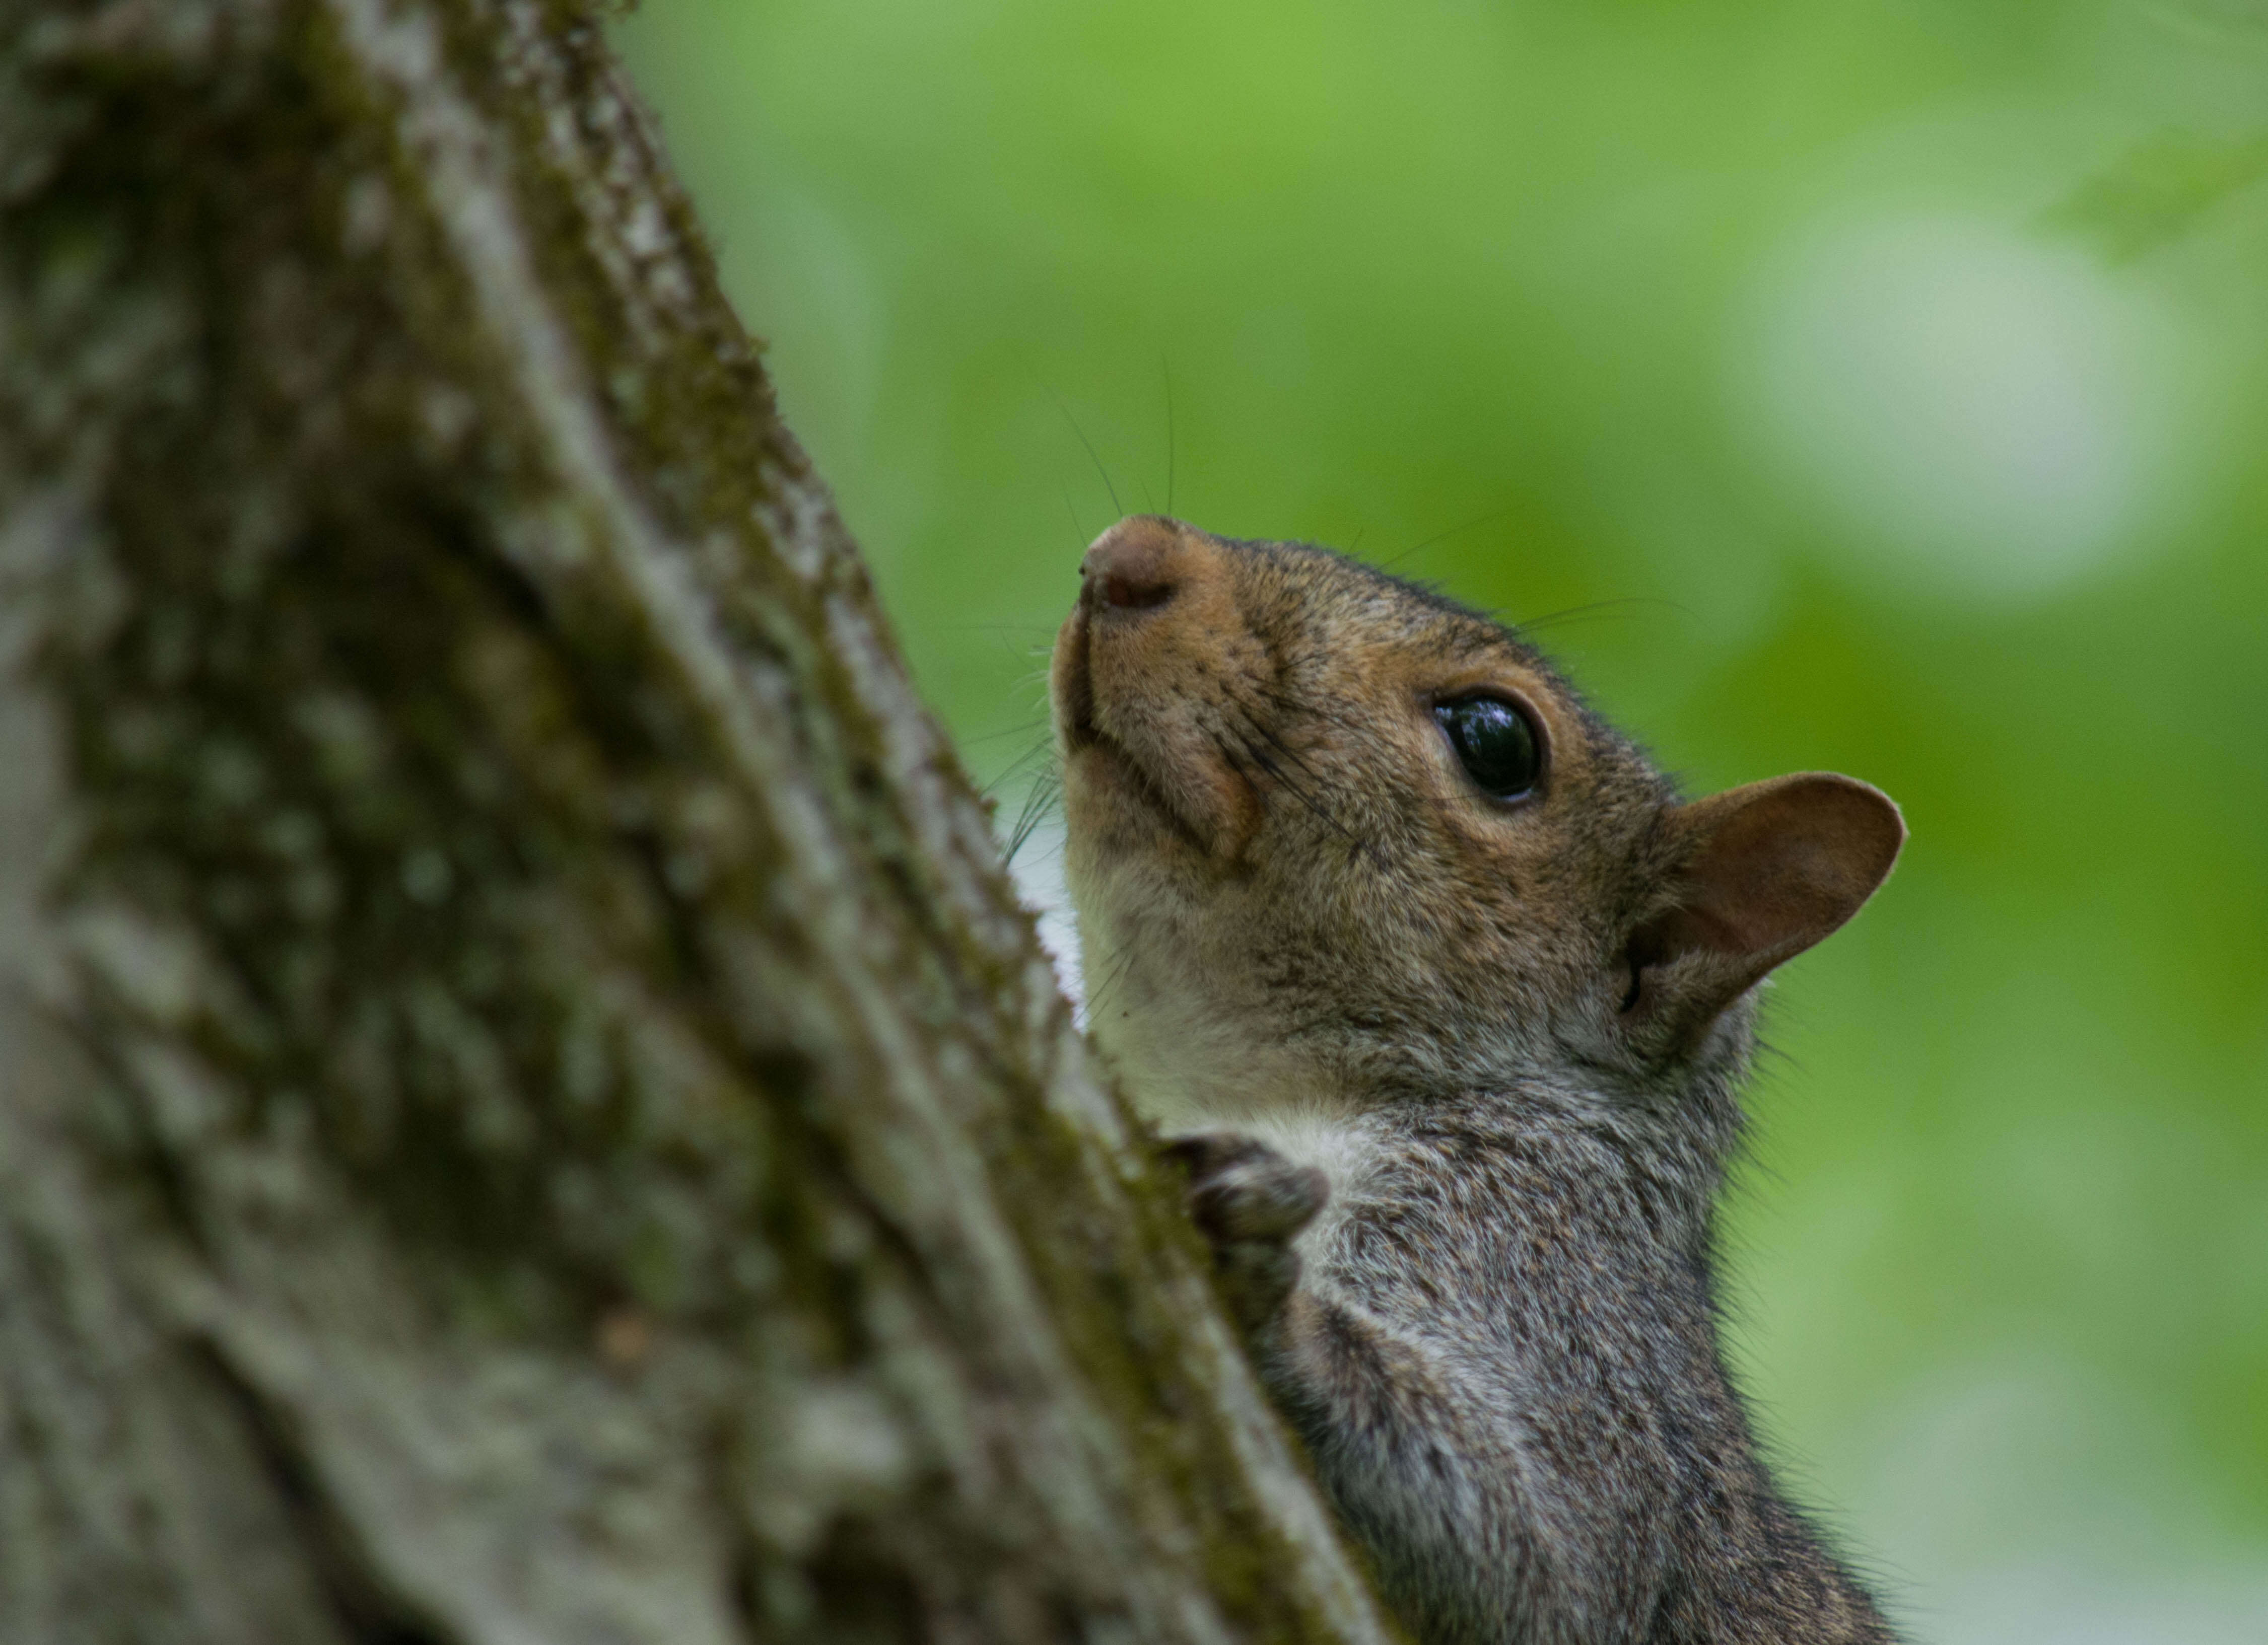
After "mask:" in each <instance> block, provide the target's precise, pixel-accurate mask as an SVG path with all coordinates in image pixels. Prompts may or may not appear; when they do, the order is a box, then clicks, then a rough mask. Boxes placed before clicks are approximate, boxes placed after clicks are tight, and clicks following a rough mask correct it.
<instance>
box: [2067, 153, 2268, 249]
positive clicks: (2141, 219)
mask: <svg viewBox="0 0 2268 1645" xmlns="http://www.w3.org/2000/svg"><path fill="white" fill-rule="evenodd" d="M2264 175H2268V136H2245V137H2237V138H2221V139H2213V138H2206V137H2198V136H2191V134H2190V133H2188V132H2180V131H2169V132H2166V133H2163V134H2161V135H2160V136H2156V137H2154V138H2152V139H2151V140H2150V141H2149V142H2147V143H2144V144H2142V145H2141V146H2140V147H2139V148H2138V149H2136V150H2135V151H2133V152H2132V154H2129V155H2127V156H2125V157H2124V158H2123V159H2121V160H2119V161H2118V162H2117V164H2116V165H2112V166H2111V167H2110V169H2109V170H2107V171H2103V172H2101V173H2097V174H2095V176H2093V177H2090V178H2088V180H2086V181H2085V182H2084V183H2082V184H2080V186H2079V187H2078V189H2077V190H2075V191H2074V192H2073V195H2071V197H2070V198H2069V199H2067V200H2066V201H2064V202H2061V203H2060V204H2058V205H2057V206H2056V207H2054V208H2053V209H2051V210H2050V211H2049V212H2048V214H2047V216H2046V217H2045V218H2044V220H2043V225H2044V226H2045V227H2047V228H2049V229H2051V230H2055V229H2062V230H2066V231H2070V232H2072V233H2073V234H2075V235H2077V236H2079V237H2080V238H2081V239H2088V240H2091V241H2093V242H2094V243H2095V245H2097V246H2100V247H2101V248H2102V251H2103V253H2104V254H2105V255H2107V256H2109V257H2110V258H2111V259H2113V260H2114V261H2118V262H2126V261H2132V259H2134V258H2136V257H2139V256H2141V255H2143V254H2144V253H2147V252H2153V251H2155V250H2157V249H2158V247H2160V246H2166V245H2169V244H2171V243H2172V242H2173V241H2175V240H2177V239H2180V238H2181V237H2182V236H2183V234H2185V233H2187V232H2188V231H2189V230H2190V229H2191V228H2192V227H2193V226H2195V225H2196V224H2197V223H2198V221H2199V220H2200V219H2201V218H2203V217H2205V214H2206V213H2207V212H2209V211H2211V210H2212V209H2213V208H2214V207H2215V206H2218V205H2220V203H2221V202H2223V201H2225V200H2228V198H2230V197H2231V196H2232V195H2237V194H2239V193H2241V192H2242V191H2243V190H2244V189H2246V188H2249V187H2251V186H2252V185H2253V184H2254V183H2256V182H2258V181H2259V180H2260V179H2261V178H2262V177H2263V176H2264Z"/></svg>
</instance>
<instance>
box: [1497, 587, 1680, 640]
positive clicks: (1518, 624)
mask: <svg viewBox="0 0 2268 1645" xmlns="http://www.w3.org/2000/svg"><path fill="white" fill-rule="evenodd" d="M1637 606H1666V607H1668V609H1669V610H1671V611H1674V612H1675V613H1678V614H1679V615H1680V616H1683V617H1690V616H1691V615H1692V614H1693V613H1692V612H1691V610H1690V609H1689V608H1688V607H1686V606H1681V605H1679V604H1678V603H1677V602H1676V601H1675V600H1674V599H1659V598H1656V597H1653V596H1648V595H1636V594H1633V595H1629V596H1626V597H1625V598H1624V599H1594V600H1592V601H1590V602H1589V603H1588V604H1587V605H1582V606H1567V607H1565V609H1563V610H1560V611H1549V612H1546V613H1543V615H1542V616H1540V617H1525V618H1521V619H1518V620H1515V621H1512V622H1509V623H1507V624H1506V626H1507V627H1508V628H1511V629H1512V630H1513V632H1514V633H1516V634H1531V633H1533V632H1535V630H1536V629H1538V628H1550V626H1552V625H1553V624H1554V623H1561V622H1572V621H1574V620H1575V619H1577V618H1579V617H1595V616H1606V615H1609V614H1613V615H1621V616H1629V615H1633V614H1635V613H1634V610H1633V608H1635V607H1637Z"/></svg>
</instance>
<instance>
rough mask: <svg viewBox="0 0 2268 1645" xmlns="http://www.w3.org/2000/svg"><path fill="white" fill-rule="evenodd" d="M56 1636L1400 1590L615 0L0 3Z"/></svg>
mask: <svg viewBox="0 0 2268 1645" xmlns="http://www.w3.org/2000/svg"><path fill="white" fill-rule="evenodd" d="M0 579H4V585H0V617H4V650H5V657H4V665H5V675H6V683H5V686H4V688H0V1638H4V1639H5V1640H7V1641H11V1645H15V1642H18V1641H22V1642H24V1645H33V1642H44V1641H98V1640H99V1641H213V1642H214V1645H222V1642H225V1645H256V1642H258V1641H278V1642H279V1645H280V1642H282V1641H291V1645H314V1642H319V1641H327V1640H329V1641H389V1642H391V1645H456V1642H458V1641H466V1642H470V1641H670V1642H671V1645H705V1642H707V1641H740V1640H749V1639H755V1640H767V1641H769V1640H826V1641H860V1640H869V1639H871V1640H877V1641H901V1640H905V1641H911V1640H925V1641H987V1642H999V1645H1014V1642H1017V1641H1041V1640H1046V1641H1064V1640H1088V1641H1116V1640H1126V1641H1149V1640H1156V1641H1226V1640H1271V1641H1272V1640H1287V1641H1288V1640H1313V1641H1323V1640H1331V1641H1369V1640H1377V1639H1381V1637H1383V1635H1382V1633H1381V1623H1380V1622H1379V1620H1378V1619H1377V1615H1376V1612H1375V1611H1374V1609H1373V1605H1372V1602H1371V1600H1370V1597H1369V1595H1368V1590H1367V1588H1366V1585H1365V1583H1364V1582H1363V1581H1362V1579H1361V1577H1360V1575H1359V1573H1358V1572H1357V1571H1356V1570H1355V1569H1354V1568H1353V1567H1352V1566H1351V1564H1350V1562H1349V1560H1348V1558H1347V1556H1346V1554H1345V1553H1344V1551H1343V1549H1342V1547H1341V1546H1340V1545H1339V1543H1338V1542H1337V1539H1336V1538H1335V1536H1334V1534H1333V1532H1332V1531H1331V1529H1330V1527H1329V1523H1328V1521H1327V1518H1326V1516H1325V1515H1324V1513H1323V1511H1322V1509H1321V1508H1320V1507H1319V1506H1318V1504H1317V1502H1316V1499H1315V1497H1314V1494H1313V1492H1312V1490H1311V1488H1310V1487H1309V1485H1308V1483H1307V1477H1306V1474H1305V1472H1304V1470H1303V1468H1302V1466H1301V1465H1300V1462H1299V1461H1298V1459H1297V1458H1296V1457H1295V1456H1294V1455H1293V1453H1292V1451H1291V1450H1290V1449H1289V1448H1288V1447H1287V1445H1286V1443H1285V1438H1284V1436H1283V1435H1282V1432H1281V1430H1280V1429H1279V1428H1278V1426H1277V1424H1276V1422H1275V1421H1274V1420H1273V1418H1272V1417H1271V1416H1270V1414H1269V1413H1268V1411H1267V1409H1266V1407H1265V1406H1264V1404H1263V1401H1262V1399H1261V1398H1260V1396H1259V1394H1258V1393H1257V1392H1256V1387H1255V1384H1254V1383H1253V1381H1252V1379H1251V1377H1250V1376H1249V1374H1248V1370H1247V1369H1246V1367H1245V1366H1244V1364H1243V1362H1242V1361H1241V1358H1240V1356H1239V1355H1238V1353H1237V1351H1236V1349H1235V1348H1234V1346H1233V1341H1232V1339H1231V1337H1230V1335H1229V1333H1228V1332H1227V1330H1226V1327H1225V1326H1224V1325H1223V1323H1222V1320H1221V1318H1220V1316H1219V1313H1218V1311H1217V1310H1216V1307H1215V1305H1214V1303H1213V1301H1212V1298H1211V1293H1210V1290H1209V1287H1208V1284H1207V1281H1206V1280H1205V1277H1204V1270H1203V1258H1202V1255H1201V1253H1200V1252H1198V1251H1197V1248H1196V1246H1195V1245H1194V1243H1193V1241H1192V1240H1191V1239H1190V1237H1189V1236H1188V1235H1187V1234H1186V1232H1185V1231H1184V1230H1183V1229H1182V1226H1181V1222H1180V1218H1179V1215H1178V1212H1177V1210H1176V1208H1175V1205H1174V1203H1173V1196H1172V1193H1171V1192H1170V1190H1169V1189H1167V1188H1166V1187H1164V1186H1160V1184H1159V1183H1158V1182H1157V1181H1156V1180H1154V1179H1153V1178H1152V1172H1151V1167H1150V1164H1149V1163H1148V1158H1147V1154H1146V1150H1145V1146H1144V1144H1143V1142H1142V1141H1141V1139H1140V1137H1139V1136H1138V1134H1137V1133H1136V1132H1135V1130H1134V1129H1133V1127H1131V1126H1130V1123H1129V1121H1128V1120H1127V1119H1126V1117H1125V1115H1124V1113H1123V1111H1122V1110H1121V1108H1120V1107H1119V1106H1118V1105H1117V1103H1116V1100H1115V1099H1114V1098H1113V1097H1112V1096H1111V1095H1110V1094H1109V1093H1108V1091H1105V1090H1104V1089H1103V1088H1102V1087H1101V1085H1099V1084H1098V1083H1097V1081H1096V1078H1095V1076H1094V1073H1093V1072H1092V1070H1091V1069H1090V1068H1089V1067H1088V1065H1087V1064H1086V1061H1085V1060H1084V1058H1083V1055H1082V1053H1081V1049H1080V1046H1079V1041H1078V1039H1077V1038H1076V1037H1075V1035H1074V1034H1073V1032H1072V1031H1071V1025H1070V1023H1069V1020H1068V1017H1067V1015H1066V1012H1065V1010H1064V1005H1063V1003H1062V1002H1061V1001H1060V999H1059V998H1058V997H1057V994H1056V991H1055V989H1054V987H1053V984H1052V980H1051V978H1050V975H1049V971H1048V969H1047V966H1046V965H1045V964H1044V962H1043V960H1042V957H1041V955H1040V953H1039V951H1038V950H1037V948H1036V947H1035V944H1034V942H1033V938H1032V932H1031V929H1030V923H1029V922H1028V920H1027V918H1026V917H1025V916H1024V915H1023V914H1020V912H1018V910H1017V908H1016V907H1015V905H1014V902H1013V898H1012V896H1011V894H1010V892H1009V889H1008V887H1007V885H1006V884H1005V881H1004V879H1003V878H1002V876H1001V874H1000V872H999V869H998V860H997V855H996V853H995V851H994V849H993V848H992V846H991V844H990V841H989V840H988V837H987V834H986V829H985V824H984V819H983V815H982V813H981V811H980V809H979V807H978V805H977V804H976V800H975V798H974V797H972V795H971V793H970V791H969V789H968V784H967V783H966V782H965V781H964V779H963V777H962V775H961V772H960V770H959V767H957V765H956V764H955V762H954V757H953V755H952V753H951V751H950V750H949V748H948V747H947V746H946V744H945V742H944V741H943V739H942V738H940V736H939V733H938V731H937V729H936V727H935V726H934V725H933V724H932V722H931V721H930V719H929V718H928V716H926V715H925V714H924V711H923V710H922V709H921V707H920V706H919V704H918V702H917V701H916V699H915V697H914V695H913V694H912V692H911V690H910V689H909V686H908V683H907V680H906V678H905V675H904V672H903V670H902V666H901V665H900V663H899V660H898V657H897V653H896V650H895V646H894V644H893V643H892V641H891V639H890V636H889V634H888V631H887V628H886V626H885V625H884V623H883V621H882V620H881V618H880V615H879V613H877V611H876V608H875V606H874V603H873V596H872V593H871V591H870V590H869V588H868V586H867V584H866V580H865V575H864V573H863V572H862V570H861V569H860V567H859V564H858V558H857V555H856V554H855V552H854V550H853V548H852V547H851V543H850V542H849V541H848V540H847V539H846V538H845V536H844V534H843V529H842V527H841V525H840V524H839V523H838V521H837V519H836V515H835V512H834V510H833V508H832V506H831V504H830V503H829V502H828V496H827V493H826V491H825V489H824V488H822V487H821V484H820V483H819V481H817V480H816V478H815V477H814V475H813V474H812V472H811V470H810V467H809V466H808V465H807V463H806V461H805V459H804V457H803V455H802V453H801V452H799V450H798V448H797V447H796V445H795V443H794V442H793V440H792V438H791V437H789V435H788V433H787V432H786V430H784V428H783V427H782V426H781V425H780V422H779V421H778V419H777V415H776V413H775V411H774V408H773V406H772V402H771V400H770V393H769V390H768V388H767V386H766V384H765V381H764V378H763V375H762V371H761V369H760V366H759V364H758V362H757V358H756V356H755V351H754V350H753V349H752V348H751V346H750V344H749V342H748V341H747V338H746V337H745V336H744V334H742V332H741V330H740V327H739V325H738V323H737V322H736V321H735V319H733V315H732V313H731V312H730V311H729V310H728V308H727V307H726V305H725V303H724V301H723V300H722V298H721V297H719V295H718V290H717V287H716V282H715V277H714V272H713V269H712V268H711V262H710V260H709V257H708V254H707V253H706V252H705V251H704V250H703V246H702V243H701V239H700V236H699V234H698V231H697V230H696V226H695V224H693V222H692V220H691V217H690V216H689V212H688V210H687V209H686V206H685V204H684V202H683V200H682V198H681V195H679V194H678V192H677V191H676V189H675V187H674V184H673V183H672V182H671V180H670V179H669V177H668V174H667V173H666V168H665V166H664V164H663V162H662V161H661V159H660V158H659V154H658V152H657V150H656V146H655V144H654V142H653V140H652V136H651V134H650V132H649V130H648V129H647V127H646V125H645V124H644V120H643V118H642V116H641V114H640V113H639V111H638V109H637V106H636V104H635V102H634V101H633V99H631V98H630V95H629V93H628V92H627V91H626V89H625V87H624V85H623V84H622V79H621V77H620V75H619V73H618V72H617V70H615V66H614V65H613V63H612V62H611V61H610V59H609V58H608V53H607V49H606V47H605V44H604V42H603V40H602V39H601V38H600V32H599V29H598V26H597V19H596V18H595V17H594V16H593V14H592V13H591V11H589V9H587V8H586V7H584V6H580V5H574V4H565V3H564V0H113V3H112V4H66V3H64V0H53V3H34V0H0Z"/></svg>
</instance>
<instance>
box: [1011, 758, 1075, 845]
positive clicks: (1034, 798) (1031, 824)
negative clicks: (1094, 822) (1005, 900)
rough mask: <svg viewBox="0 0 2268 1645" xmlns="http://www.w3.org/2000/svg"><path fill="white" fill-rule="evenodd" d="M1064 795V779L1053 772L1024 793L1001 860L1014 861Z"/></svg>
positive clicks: (1045, 774) (1044, 774)
mask: <svg viewBox="0 0 2268 1645" xmlns="http://www.w3.org/2000/svg"><path fill="white" fill-rule="evenodd" d="M1062 797H1063V780H1062V779H1061V778H1060V777H1058V776H1057V775H1055V774H1054V773H1053V772H1046V773H1043V774H1042V775H1041V777H1040V779H1039V781H1038V782H1035V783H1033V784H1032V786H1031V787H1030V789H1027V790H1026V792H1025V795H1024V805H1023V809H1022V810H1021V811H1018V812H1017V813H1016V826H1014V827H1013V828H1012V829H1010V830H1009V831H1008V842H1007V844H1006V845H1005V846H1004V847H1003V848H1001V851H1000V861H1001V862H1002V863H1004V864H1005V863H1013V862H1015V860H1016V853H1017V852H1019V851H1020V850H1022V849H1023V848H1024V846H1025V844H1026V842H1027V841H1029V840H1030V839H1031V837H1032V835H1033V834H1034V833H1035V832H1036V831H1037V830H1038V828H1039V826H1040V825H1041V824H1042V822H1044V821H1046V820H1047V815H1048V813H1049V811H1053V810H1054V809H1055V806H1056V802H1057V801H1058V800H1060V799H1061V798H1062Z"/></svg>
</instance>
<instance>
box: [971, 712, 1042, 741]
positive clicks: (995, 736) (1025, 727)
mask: <svg viewBox="0 0 2268 1645" xmlns="http://www.w3.org/2000/svg"><path fill="white" fill-rule="evenodd" d="M1046 723H1048V722H1047V717H1046V716H1044V715H1042V716H1041V717H1040V718H1038V719H1036V720H1026V721H1025V722H1024V723H1022V724H1021V725H1011V726H1008V727H1005V729H1003V730H1001V731H987V732H985V733H984V734H983V736H982V737H964V738H961V746H962V747H963V748H977V747H981V746H983V745H984V744H986V743H997V742H998V741H999V740H1000V739H1001V738H1004V737H1022V736H1025V735H1027V734H1028V733H1030V732H1033V731H1038V730H1039V729H1040V727H1042V725H1045V724H1046Z"/></svg>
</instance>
